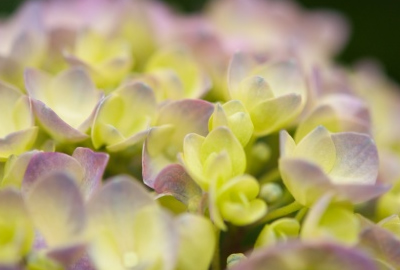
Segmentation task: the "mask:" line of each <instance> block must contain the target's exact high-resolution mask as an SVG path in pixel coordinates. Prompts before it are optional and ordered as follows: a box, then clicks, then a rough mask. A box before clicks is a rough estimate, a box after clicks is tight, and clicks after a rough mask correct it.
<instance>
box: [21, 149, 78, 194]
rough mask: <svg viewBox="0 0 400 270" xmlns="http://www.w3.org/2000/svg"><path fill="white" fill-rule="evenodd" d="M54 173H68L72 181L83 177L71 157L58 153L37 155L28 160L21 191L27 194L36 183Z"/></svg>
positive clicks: (75, 161)
mask: <svg viewBox="0 0 400 270" xmlns="http://www.w3.org/2000/svg"><path fill="white" fill-rule="evenodd" d="M55 172H65V173H68V174H69V175H70V177H72V179H75V180H77V181H80V180H81V179H83V176H84V170H83V168H82V167H81V165H80V164H79V162H78V161H77V160H76V159H74V158H73V157H71V156H68V155H66V154H64V153H58V152H54V153H53V152H42V153H37V154H35V155H34V156H33V157H32V158H31V159H30V161H29V164H28V167H27V168H26V171H25V174H24V179H23V182H22V190H23V191H24V192H29V191H30V190H31V189H32V187H33V186H34V185H35V184H36V183H38V182H40V181H41V180H42V179H44V178H47V177H48V176H49V175H50V174H52V173H55ZM48 181H50V180H48ZM63 181H64V180H63Z"/></svg>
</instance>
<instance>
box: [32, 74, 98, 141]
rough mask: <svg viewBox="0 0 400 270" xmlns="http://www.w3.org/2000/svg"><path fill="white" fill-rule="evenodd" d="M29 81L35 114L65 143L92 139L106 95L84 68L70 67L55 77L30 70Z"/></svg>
mask: <svg viewBox="0 0 400 270" xmlns="http://www.w3.org/2000/svg"><path fill="white" fill-rule="evenodd" d="M25 83H26V88H27V90H28V93H29V96H30V97H31V99H32V105H33V110H34V112H35V115H36V117H37V118H38V120H39V122H40V123H41V125H42V126H43V128H44V129H45V130H46V131H47V132H48V133H49V134H51V136H53V137H54V138H55V139H56V140H59V141H64V142H65V141H67V142H77V141H82V140H85V139H86V138H88V135H86V131H87V130H88V128H89V127H90V126H91V124H92V121H93V117H94V113H95V110H96V107H97V105H98V103H99V102H100V100H101V99H102V97H103V94H102V93H101V92H99V91H97V90H96V88H95V86H94V85H93V83H92V81H91V80H90V78H89V77H88V75H87V74H86V73H85V72H84V71H83V70H81V69H69V70H66V71H63V72H61V73H60V74H58V75H57V76H55V77H54V78H52V77H51V76H50V75H49V74H46V73H44V72H42V71H39V70H34V69H28V70H27V71H26V72H25Z"/></svg>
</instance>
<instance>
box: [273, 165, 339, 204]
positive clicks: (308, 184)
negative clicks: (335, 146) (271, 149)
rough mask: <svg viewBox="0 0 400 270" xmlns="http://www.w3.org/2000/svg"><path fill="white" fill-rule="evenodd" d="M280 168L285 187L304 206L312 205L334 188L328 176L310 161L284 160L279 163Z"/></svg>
mask: <svg viewBox="0 0 400 270" xmlns="http://www.w3.org/2000/svg"><path fill="white" fill-rule="evenodd" d="M279 168H280V170H281V176H282V180H283V182H284V184H285V186H286V187H287V189H288V190H289V191H290V193H291V194H292V195H293V197H294V198H295V199H296V201H298V202H299V203H301V204H302V205H305V206H310V205H312V204H313V203H314V202H315V201H316V200H318V199H319V197H321V196H322V195H323V194H324V193H325V192H327V191H329V190H330V189H331V188H332V184H331V182H330V180H329V178H328V176H327V175H326V174H325V173H324V172H323V171H322V170H321V169H320V168H319V167H318V166H317V165H314V164H312V163H310V162H308V161H305V160H302V159H287V158H283V159H281V160H280V161H279Z"/></svg>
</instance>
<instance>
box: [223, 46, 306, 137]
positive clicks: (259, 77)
mask: <svg viewBox="0 0 400 270" xmlns="http://www.w3.org/2000/svg"><path fill="white" fill-rule="evenodd" d="M228 82H229V92H230V95H231V98H232V99H238V100H240V101H242V103H243V105H244V106H245V108H246V109H247V111H248V112H249V114H250V117H251V120H252V121H253V125H254V133H255V134H256V135H258V136H263V135H267V134H270V133H272V132H274V131H277V130H279V129H280V128H282V127H286V126H288V125H290V124H292V123H293V121H294V120H295V119H296V117H298V116H299V114H300V113H301V111H302V109H303V107H304V104H305V95H306V91H307V90H306V83H305V78H304V76H303V74H302V72H301V70H300V66H299V64H298V63H297V62H295V61H294V60H290V59H289V60H276V61H271V62H267V63H257V62H256V60H255V59H253V58H252V57H251V56H250V55H246V54H244V53H237V54H235V55H234V56H233V58H232V60H231V63H230V66H229V71H228Z"/></svg>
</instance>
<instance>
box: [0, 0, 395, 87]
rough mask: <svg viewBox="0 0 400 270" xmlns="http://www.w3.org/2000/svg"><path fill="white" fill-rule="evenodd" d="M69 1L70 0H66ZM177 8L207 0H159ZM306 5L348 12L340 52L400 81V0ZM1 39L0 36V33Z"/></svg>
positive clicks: (307, 0) (11, 2)
mask: <svg viewBox="0 0 400 270" xmlns="http://www.w3.org/2000/svg"><path fill="white" fill-rule="evenodd" d="M66 1H67V0H66ZM160 1H163V2H167V3H169V4H170V5H171V6H173V7H174V8H175V9H177V10H181V11H184V12H188V13H193V12H197V11H199V10H201V8H202V7H203V6H204V4H205V3H206V2H207V1H208V0H160ZM22 2H23V0H0V14H1V15H3V16H4V15H7V14H10V13H12V12H13V11H14V10H15V9H16V8H17V7H18V5H19V4H20V3H22ZM296 2H298V3H299V4H300V5H302V6H303V7H305V8H307V9H311V10H313V9H321V8H323V9H334V10H336V11H339V12H341V13H342V14H343V15H345V16H346V17H347V19H348V21H349V22H350V24H351V29H352V33H351V36H350V40H349V42H348V45H347V46H346V47H345V49H344V50H343V51H342V53H341V54H340V55H339V56H338V60H339V61H340V62H342V63H347V64H351V63H354V62H356V61H357V60H360V59H363V58H372V59H376V60H378V61H379V62H381V63H382V66H383V67H384V68H385V70H386V73H387V74H388V75H389V76H390V77H392V78H393V79H395V80H396V81H397V82H400V33H399V30H398V29H399V27H400V14H399V13H400V1H398V0H380V1H374V0H365V1H354V0H353V1H351V0H322V1H321V0H297V1H296ZM0 40H1V37H0Z"/></svg>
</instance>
